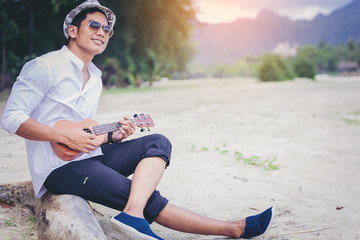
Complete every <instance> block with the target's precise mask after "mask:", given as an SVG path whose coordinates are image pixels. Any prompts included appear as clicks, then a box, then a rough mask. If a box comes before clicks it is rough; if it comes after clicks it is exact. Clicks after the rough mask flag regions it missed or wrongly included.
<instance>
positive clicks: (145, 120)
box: [133, 113, 155, 132]
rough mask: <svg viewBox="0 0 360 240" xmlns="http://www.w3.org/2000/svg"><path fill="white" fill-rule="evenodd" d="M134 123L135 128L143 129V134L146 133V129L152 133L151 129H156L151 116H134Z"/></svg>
mask: <svg viewBox="0 0 360 240" xmlns="http://www.w3.org/2000/svg"><path fill="white" fill-rule="evenodd" d="M133 122H134V124H135V126H137V127H139V128H141V129H140V131H141V132H143V131H145V128H147V129H148V131H150V127H155V124H154V121H153V119H152V118H151V116H150V114H147V115H145V114H143V113H141V114H139V115H138V114H134V118H133Z"/></svg>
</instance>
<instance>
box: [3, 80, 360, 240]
mask: <svg viewBox="0 0 360 240" xmlns="http://www.w3.org/2000/svg"><path fill="white" fill-rule="evenodd" d="M359 96H360V77H351V78H350V77H347V78H344V77H329V76H318V81H316V82H315V81H310V80H306V79H297V80H296V81H289V82H278V83H274V82H273V83H261V82H258V81H256V80H255V79H250V78H249V79H240V78H239V79H206V80H205V79H202V80H182V81H180V80H178V81H170V82H168V81H163V82H158V83H156V86H155V87H154V88H153V90H152V91H144V92H131V93H122V94H104V95H103V96H102V98H101V101H100V104H99V108H98V114H97V118H96V120H97V121H98V122H99V123H107V122H112V121H116V120H117V119H118V118H120V117H121V116H122V115H123V114H127V115H132V114H134V113H149V114H151V116H152V117H153V119H154V121H155V124H156V127H155V128H153V129H151V131H150V132H144V133H141V132H140V131H137V132H136V133H135V134H134V135H133V136H132V137H140V136H142V135H144V134H152V133H161V134H163V135H165V136H167V137H168V138H169V139H170V140H171V142H172V144H173V153H172V162H171V164H170V166H169V167H168V169H167V170H166V171H165V174H164V177H163V179H162V180H161V183H160V185H159V187H158V190H159V191H160V192H161V194H162V195H163V196H165V197H167V198H168V199H169V201H170V202H171V203H173V204H175V205H178V206H181V207H184V208H187V209H189V210H192V211H195V212H198V213H200V214H203V215H206V216H209V217H213V218H219V219H224V220H228V219H233V218H243V217H246V216H248V215H253V214H257V213H259V212H261V211H262V210H265V209H266V208H268V207H270V206H276V208H277V211H276V214H275V219H274V222H273V225H272V226H271V228H270V229H269V231H268V232H267V234H266V235H265V236H262V237H260V238H258V239H279V240H280V239H281V240H283V239H324V240H325V239H326V240H327V239H360V223H359V222H360V204H359V199H360V187H359V183H360V182H359V179H360V174H359V171H360V103H359ZM3 107H4V103H3V102H1V103H0V110H1V112H2V110H3ZM0 139H1V142H2V143H3V144H2V147H1V150H0V183H12V182H17V181H25V180H30V174H29V170H28V167H27V160H26V153H25V146H24V141H23V140H22V139H21V138H20V137H17V136H11V135H9V134H8V133H7V132H5V131H4V130H0ZM240 153H241V157H240V158H239V155H240ZM244 159H253V161H255V160H256V161H257V162H264V161H266V160H269V161H271V160H275V161H273V163H272V164H273V168H276V166H274V165H278V170H266V169H264V166H260V165H251V164H248V163H246V162H245V161H244ZM247 161H249V160H247ZM269 161H268V162H269ZM268 162H266V163H265V165H267V164H268ZM92 205H93V206H94V208H95V209H96V210H97V211H99V212H100V213H101V214H103V215H104V216H100V215H98V216H97V217H98V220H99V222H100V223H101V226H102V227H103V229H104V230H105V232H106V233H107V236H108V238H109V239H123V238H122V237H121V235H119V234H118V233H117V232H115V231H114V230H113V229H112V228H111V226H110V224H109V218H110V217H111V216H112V215H115V214H117V213H118V212H117V211H115V210H112V209H108V208H105V207H102V206H100V205H98V204H92ZM31 215H32V214H31V212H30V211H29V210H27V209H23V208H20V207H15V208H12V209H9V208H0V239H31V238H32V239H36V230H34V229H33V223H32V222H31V219H29V216H31ZM5 220H6V221H5ZM6 222H7V224H6ZM12 223H14V224H16V225H17V226H9V225H12ZM151 227H152V229H153V230H154V231H155V232H156V233H157V234H158V235H159V236H161V237H163V238H165V239H226V237H214V236H199V235H193V234H187V233H181V232H177V231H174V230H170V229H166V228H164V227H162V226H160V225H158V224H155V223H154V224H152V225H151ZM29 237H31V238H29Z"/></svg>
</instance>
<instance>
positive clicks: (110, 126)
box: [93, 122, 121, 136]
mask: <svg viewBox="0 0 360 240" xmlns="http://www.w3.org/2000/svg"><path fill="white" fill-rule="evenodd" d="M120 127H121V124H120V123H119V122H112V123H106V124H100V125H96V126H93V132H94V134H95V135H96V136H98V135H101V134H104V133H108V132H113V131H116V130H119V128H120Z"/></svg>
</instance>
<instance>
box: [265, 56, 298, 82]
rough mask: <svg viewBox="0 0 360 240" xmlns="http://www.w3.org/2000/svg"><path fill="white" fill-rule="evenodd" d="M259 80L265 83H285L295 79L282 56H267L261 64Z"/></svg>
mask: <svg viewBox="0 0 360 240" xmlns="http://www.w3.org/2000/svg"><path fill="white" fill-rule="evenodd" d="M258 78H259V79H260V80H261V81H264V82H269V81H284V80H291V79H294V73H293V72H292V71H291V69H290V67H289V66H288V64H287V63H286V62H285V61H284V60H283V59H282V58H281V56H278V55H271V54H267V55H265V56H264V57H263V59H262V61H261V63H260V67H259V70H258Z"/></svg>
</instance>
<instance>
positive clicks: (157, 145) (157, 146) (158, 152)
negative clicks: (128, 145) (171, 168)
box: [145, 134, 172, 166]
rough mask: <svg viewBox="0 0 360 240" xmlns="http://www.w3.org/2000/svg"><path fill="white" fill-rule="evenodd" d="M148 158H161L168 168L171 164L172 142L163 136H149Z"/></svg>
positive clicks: (147, 145) (147, 144)
mask: <svg viewBox="0 0 360 240" xmlns="http://www.w3.org/2000/svg"><path fill="white" fill-rule="evenodd" d="M146 142H147V143H146V148H147V150H146V154H145V155H146V156H149V157H150V156H151V157H161V158H162V159H164V161H165V162H166V166H168V165H169V164H170V157H171V149H172V145H171V142H170V141H169V139H168V138H167V137H165V136H164V135H161V134H152V135H148V136H147V141H146Z"/></svg>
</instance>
